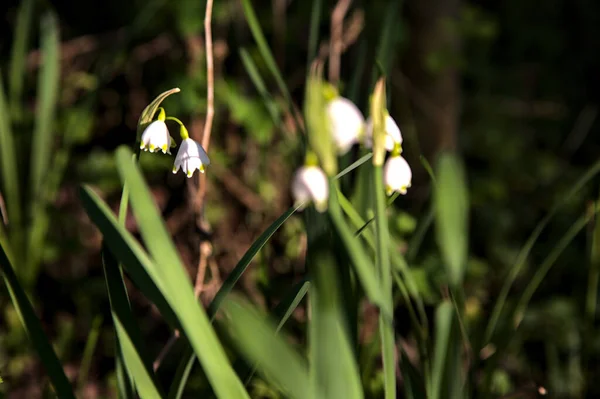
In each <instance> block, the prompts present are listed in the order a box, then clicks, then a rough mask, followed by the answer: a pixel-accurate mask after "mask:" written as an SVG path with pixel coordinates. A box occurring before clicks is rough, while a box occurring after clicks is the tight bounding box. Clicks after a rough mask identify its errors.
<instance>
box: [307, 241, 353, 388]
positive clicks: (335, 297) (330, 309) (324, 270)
mask: <svg viewBox="0 0 600 399" xmlns="http://www.w3.org/2000/svg"><path fill="white" fill-rule="evenodd" d="M307 257H308V258H307V259H308V264H309V265H311V267H310V273H311V275H312V286H311V289H310V293H309V298H310V301H309V305H310V309H311V312H310V314H311V321H310V325H309V338H308V339H309V347H310V359H311V364H310V377H311V392H312V395H311V397H315V398H318V397H323V398H348V399H351V398H357V399H359V398H362V397H363V389H362V386H361V382H360V377H359V373H358V365H357V364H356V361H355V359H354V352H353V348H352V347H351V343H350V334H349V331H348V325H347V320H346V319H345V318H344V316H343V306H342V304H341V301H342V297H341V292H340V287H339V285H338V281H339V276H338V273H336V264H335V259H334V257H333V254H332V253H331V248H330V245H329V240H328V237H327V235H323V234H318V233H317V235H316V236H313V237H311V238H309V243H308V250H307ZM344 267H347V266H346V265H344Z"/></svg>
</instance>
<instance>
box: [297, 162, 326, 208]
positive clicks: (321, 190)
mask: <svg viewBox="0 0 600 399" xmlns="http://www.w3.org/2000/svg"><path fill="white" fill-rule="evenodd" d="M292 196H293V197H294V200H295V201H296V203H303V204H304V205H302V207H301V208H304V207H305V206H306V205H307V204H308V203H310V202H312V203H313V204H314V205H315V208H316V209H317V211H319V212H324V211H325V210H326V209H327V200H328V199H329V182H328V181H327V176H326V175H325V172H323V170H321V168H319V167H318V166H303V167H302V168H300V169H298V171H297V172H296V175H295V176H294V180H293V181H292Z"/></svg>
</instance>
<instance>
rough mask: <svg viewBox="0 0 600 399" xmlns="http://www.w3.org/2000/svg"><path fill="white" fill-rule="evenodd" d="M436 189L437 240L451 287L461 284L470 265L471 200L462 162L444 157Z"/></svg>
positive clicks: (440, 165)
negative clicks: (466, 268) (468, 257)
mask: <svg viewBox="0 0 600 399" xmlns="http://www.w3.org/2000/svg"><path fill="white" fill-rule="evenodd" d="M437 176H438V178H437V185H436V186H435V188H434V203H435V210H436V219H435V220H436V238H437V243H438V245H439V247H440V251H441V253H442V256H443V259H444V265H445V267H446V273H447V275H448V279H449V281H450V284H451V285H452V286H454V287H457V286H459V285H460V284H461V282H462V279H463V275H464V272H465V267H466V264H467V250H468V241H469V239H468V237H469V199H468V192H467V184H466V177H465V172H464V169H463V166H462V164H461V162H460V160H459V159H458V158H457V157H456V156H455V155H453V154H443V155H442V156H441V157H440V159H439V162H438V174H437Z"/></svg>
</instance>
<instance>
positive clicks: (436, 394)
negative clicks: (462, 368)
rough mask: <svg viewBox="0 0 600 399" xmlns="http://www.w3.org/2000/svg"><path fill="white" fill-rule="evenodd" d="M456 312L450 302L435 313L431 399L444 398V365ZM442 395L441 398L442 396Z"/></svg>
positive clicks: (443, 304)
mask: <svg viewBox="0 0 600 399" xmlns="http://www.w3.org/2000/svg"><path fill="white" fill-rule="evenodd" d="M453 314H454V310H453V309H452V303H450V301H444V302H442V303H441V304H440V305H438V308H437V309H436V311H435V341H434V342H435V347H434V352H433V366H432V367H433V368H432V371H431V381H430V382H429V395H428V397H429V398H431V399H438V398H440V397H441V398H444V397H445V396H444V395H441V393H442V392H441V391H442V383H443V380H444V369H445V367H444V364H445V363H446V357H447V355H448V347H449V344H450V334H451V333H452V316H453ZM440 395H441V396H440Z"/></svg>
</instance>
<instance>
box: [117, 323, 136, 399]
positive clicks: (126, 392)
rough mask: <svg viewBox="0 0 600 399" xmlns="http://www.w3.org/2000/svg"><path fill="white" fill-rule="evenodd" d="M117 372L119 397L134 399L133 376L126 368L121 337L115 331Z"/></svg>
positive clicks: (121, 398) (120, 398)
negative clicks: (120, 341)
mask: <svg viewBox="0 0 600 399" xmlns="http://www.w3.org/2000/svg"><path fill="white" fill-rule="evenodd" d="M115 341H116V342H117V345H115V374H116V379H117V384H116V385H117V392H118V395H119V396H118V397H119V399H134V398H135V396H134V394H133V377H131V375H130V374H129V373H128V372H127V370H126V369H125V361H124V360H123V352H121V345H120V344H119V338H118V337H117V333H116V332H115Z"/></svg>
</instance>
